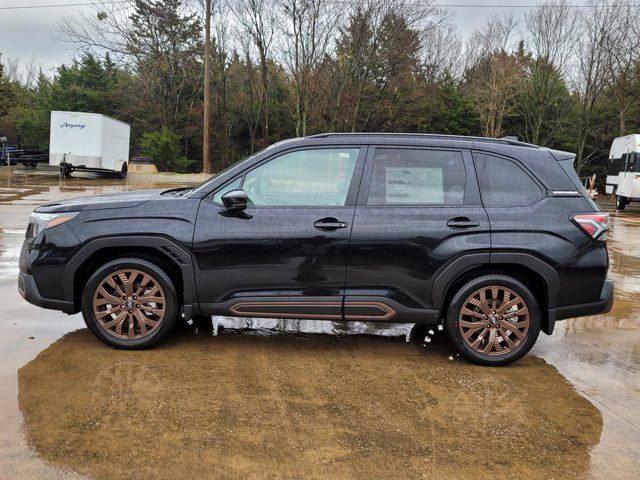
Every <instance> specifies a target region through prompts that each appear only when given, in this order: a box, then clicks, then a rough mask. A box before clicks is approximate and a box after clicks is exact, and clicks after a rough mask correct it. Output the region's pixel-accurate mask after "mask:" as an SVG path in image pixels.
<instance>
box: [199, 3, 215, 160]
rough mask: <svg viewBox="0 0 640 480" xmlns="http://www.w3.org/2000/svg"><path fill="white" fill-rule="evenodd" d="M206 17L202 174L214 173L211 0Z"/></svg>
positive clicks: (207, 5)
mask: <svg viewBox="0 0 640 480" xmlns="http://www.w3.org/2000/svg"><path fill="white" fill-rule="evenodd" d="M205 8H206V12H205V15H204V18H205V21H204V86H203V88H204V102H203V110H204V118H203V119H202V173H213V169H212V166H211V153H210V152H209V146H210V138H209V119H210V116H211V115H210V102H211V98H210V95H211V67H210V60H211V0H205Z"/></svg>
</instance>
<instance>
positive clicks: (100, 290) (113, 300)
mask: <svg viewBox="0 0 640 480" xmlns="http://www.w3.org/2000/svg"><path fill="white" fill-rule="evenodd" d="M98 293H99V294H100V295H102V296H103V298H106V299H107V300H109V302H111V303H112V304H114V303H117V304H120V303H122V299H120V298H117V297H114V296H113V295H111V294H110V293H109V292H107V291H106V290H105V289H104V287H103V286H102V285H100V287H98Z"/></svg>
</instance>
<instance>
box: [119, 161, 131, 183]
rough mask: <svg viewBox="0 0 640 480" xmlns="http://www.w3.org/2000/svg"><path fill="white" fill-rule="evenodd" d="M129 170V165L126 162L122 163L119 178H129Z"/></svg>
mask: <svg viewBox="0 0 640 480" xmlns="http://www.w3.org/2000/svg"><path fill="white" fill-rule="evenodd" d="M128 171H129V167H127V164H126V162H125V163H123V164H122V168H121V169H120V172H119V173H118V178H119V179H121V180H124V179H125V178H127V173H128Z"/></svg>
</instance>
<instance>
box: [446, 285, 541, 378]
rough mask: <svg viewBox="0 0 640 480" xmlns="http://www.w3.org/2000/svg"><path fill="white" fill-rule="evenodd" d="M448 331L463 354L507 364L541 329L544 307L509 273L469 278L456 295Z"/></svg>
mask: <svg viewBox="0 0 640 480" xmlns="http://www.w3.org/2000/svg"><path fill="white" fill-rule="evenodd" d="M446 327H447V334H448V336H449V338H450V339H451V341H452V342H453V344H454V346H455V348H456V350H457V351H458V353H460V355H462V356H464V357H465V358H466V359H468V360H470V361H471V362H473V363H477V364H480V365H496V366H498V365H506V364H509V363H512V362H514V361H516V360H518V359H519V358H521V357H522V356H524V355H525V354H526V353H527V352H528V351H529V350H531V347H533V345H534V343H535V342H536V340H537V338H538V334H539V333H540V309H539V307H538V302H537V301H536V299H535V296H534V295H533V294H532V293H531V290H530V289H529V288H528V287H527V286H526V285H524V284H523V283H522V282H520V281H518V280H516V279H514V278H511V277H507V276H505V275H499V274H492V275H483V276H480V277H476V278H474V279H472V280H469V281H468V282H467V283H466V284H464V285H463V286H462V288H460V290H459V291H458V292H457V293H456V294H455V295H454V297H453V299H452V300H451V303H450V305H449V309H448V312H447V318H446Z"/></svg>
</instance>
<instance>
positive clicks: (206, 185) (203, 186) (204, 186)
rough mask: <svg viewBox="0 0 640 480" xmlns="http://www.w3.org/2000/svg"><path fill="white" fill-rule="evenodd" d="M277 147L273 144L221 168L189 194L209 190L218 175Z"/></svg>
mask: <svg viewBox="0 0 640 480" xmlns="http://www.w3.org/2000/svg"><path fill="white" fill-rule="evenodd" d="M276 145H277V143H274V144H273V145H270V146H268V147H267V148H263V149H262V150H259V151H257V152H256V153H254V154H253V155H249V156H248V157H245V158H243V159H242V160H238V161H237V162H235V163H232V164H231V165H229V166H227V167H225V168H223V169H222V170H220V171H219V172H216V173H214V174H213V175H211V177H210V178H208V179H207V180H205V181H204V182H202V183H201V184H200V185H198V186H197V187H196V188H194V189H193V190H192V192H191V193H194V194H197V193H198V192H200V191H202V190H205V191H206V190H209V186H210V184H211V182H213V181H214V180H215V179H216V178H218V177H219V176H220V175H224V174H225V173H227V172H228V171H229V170H232V169H234V168H235V167H237V166H238V165H240V164H241V163H243V162H245V161H247V160H249V159H251V158H254V157H256V156H258V155H260V154H261V153H263V152H266V151H267V150H269V149H271V148H273V147H275V146H276Z"/></svg>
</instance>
